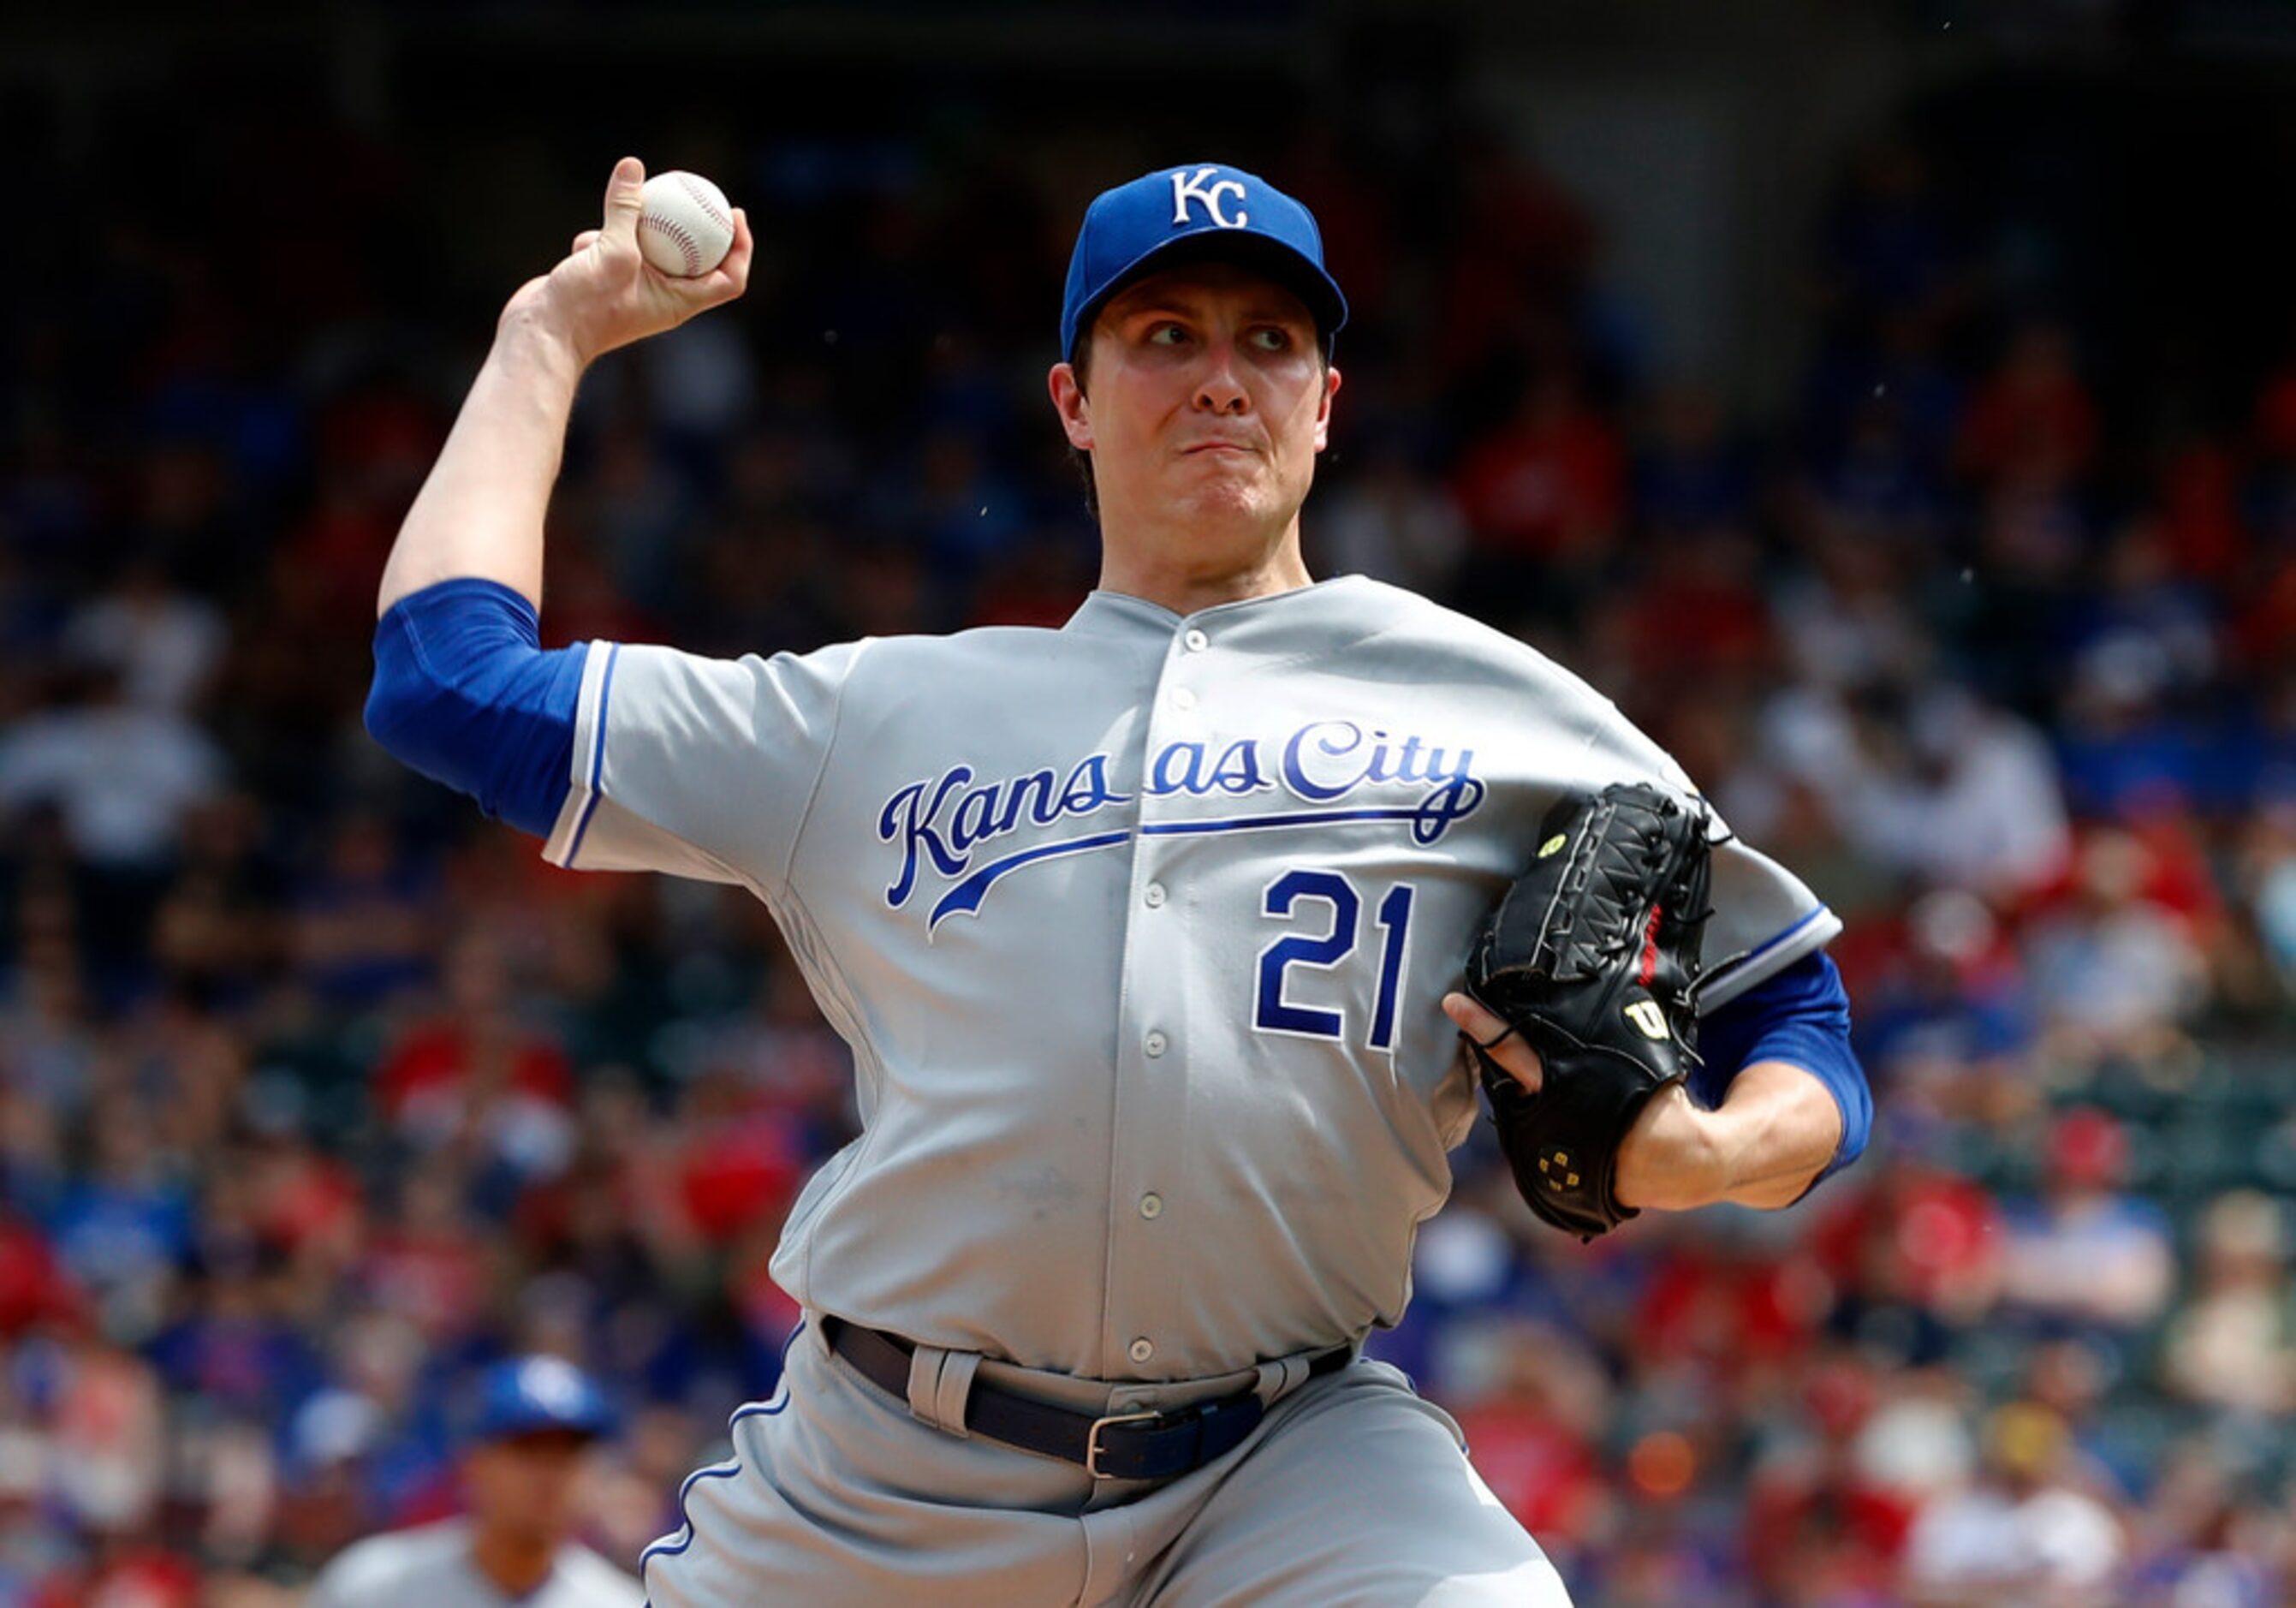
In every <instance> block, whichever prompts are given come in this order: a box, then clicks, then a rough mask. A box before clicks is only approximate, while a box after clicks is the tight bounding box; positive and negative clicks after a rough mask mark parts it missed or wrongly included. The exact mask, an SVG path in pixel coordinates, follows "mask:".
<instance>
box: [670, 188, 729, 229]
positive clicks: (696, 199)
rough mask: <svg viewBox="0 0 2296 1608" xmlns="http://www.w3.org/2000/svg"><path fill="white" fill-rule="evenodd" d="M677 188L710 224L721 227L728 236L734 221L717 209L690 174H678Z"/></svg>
mask: <svg viewBox="0 0 2296 1608" xmlns="http://www.w3.org/2000/svg"><path fill="white" fill-rule="evenodd" d="M677 187H678V188H679V189H681V190H683V191H685V193H686V194H688V195H689V196H692V197H693V204H694V205H695V206H697V207H699V208H701V210H702V212H703V213H704V215H706V216H707V217H709V221H710V222H711V223H713V224H717V225H719V226H723V227H724V228H725V230H726V232H727V233H728V234H731V233H732V232H733V228H734V220H733V219H732V218H730V217H726V214H725V213H723V212H721V211H719V210H718V209H717V202H716V201H711V200H710V199H709V191H707V190H705V189H703V188H702V187H701V185H699V184H697V183H695V182H694V178H693V175H692V174H690V173H681V174H679V175H678V176H677Z"/></svg>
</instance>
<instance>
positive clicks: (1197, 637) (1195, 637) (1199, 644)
mask: <svg viewBox="0 0 2296 1608" xmlns="http://www.w3.org/2000/svg"><path fill="white" fill-rule="evenodd" d="M1180 640H1181V641H1182V642H1185V643H1186V644H1188V652H1191V653H1201V652H1203V651H1204V650H1205V649H1206V648H1208V647H1210V646H1211V645H1212V639H1211V638H1210V637H1209V636H1205V635H1204V634H1203V633H1202V632H1201V631H1191V632H1189V633H1188V634H1187V635H1186V636H1183V637H1181V638H1180Z"/></svg>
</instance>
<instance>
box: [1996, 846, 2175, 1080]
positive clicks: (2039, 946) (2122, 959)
mask: <svg viewBox="0 0 2296 1608" xmlns="http://www.w3.org/2000/svg"><path fill="white" fill-rule="evenodd" d="M2156 865H2157V862H2156V859H2155V857H2154V856H2153V853H2152V851H2151V850H2150V849H2148V848H2147V847H2146V845H2145V844H2144V841H2142V840H2141V839H2139V838H2138V837H2137V836H2136V834H2135V833H2129V832H2124V831H2120V830H2116V829H2099V830H2096V831H2094V832H2091V833H2088V834H2087V837H2086V839H2085V840H2084V841H2083V842H2082V844H2081V848H2080V857H2079V868H2078V874H2077V880H2076V882H2075V883H2074V886H2073V890H2072V893H2071V898H2070V899H2069V900H2068V901H2066V902H2065V903H2064V904H2063V905H2062V906H2060V907H2057V908H2054V909H2053V910H2051V911H2050V912H2049V913H2047V914H2046V915H2042V916H2041V917H2039V918H2038V920H2037V921H2036V922H2035V923H2034V925H2033V926H2032V928H2031V929H2030V931H2028V932H2027V934H2026V938H2025V952H2026V954H2027V956H2028V957H2029V958H2030V964H2031V966H2032V975H2033V984H2034V989H2035V991H2036V993H2037V995H2038V998H2039V1001H2040V1005H2041V1009H2042V1012H2043V1013H2044V1014H2045V1015H2046V1018H2047V1020H2048V1024H2049V1036H2050V1041H2051V1046H2052V1047H2053V1049H2054V1051H2055V1053H2056V1054H2059V1055H2061V1056H2062V1057H2064V1058H2066V1059H2068V1060H2070V1061H2071V1062H2074V1063H2076V1064H2079V1065H2090V1064H2094V1063H2095V1062H2097V1061H2098V1060H2100V1059H2102V1058H2104V1057H2108V1056H2119V1057H2124V1058H2127V1059H2128V1060H2132V1061H2134V1062H2137V1063H2139V1064H2141V1065H2154V1064H2159V1063H2161V1062H2163V1061H2165V1060H2167V1059H2168V1058H2170V1057H2175V1056H2183V1055H2185V1054H2188V1053H2189V1041H2188V1040H2187V1038H2185V1030H2184V1029H2185V1021H2186V1019H2187V1018H2189V1017H2190V1016H2191V1014H2192V1013H2194V1011H2195V1010H2197V1009H2198V1008H2199V1006H2200V1005H2201V1004H2202V1001H2203V1000H2204V999H2205V998H2206V997H2207V987H2208V980H2209V972H2208V962H2207V957H2206V956H2205V954H2204V953H2203V951H2202V948H2201V946H2200V945H2199V943H2198V942H2197V941H2196V939H2195V937H2194V931H2193V926H2192V923H2190V922H2189V921H2188V920H2186V919H2185V918H2184V917H2182V916H2180V915H2177V914H2176V913H2174V912H2172V911H2171V910H2169V909H2168V908H2166V907H2164V906H2163V905H2161V903H2158V902H2156V901H2155V900H2154V899H2153V898H2148V897H2147V893H2148V889H2147V883H2148V882H2149V881H2150V880H2151V879H2152V877H2153V872H2154V870H2155V868H2156Z"/></svg>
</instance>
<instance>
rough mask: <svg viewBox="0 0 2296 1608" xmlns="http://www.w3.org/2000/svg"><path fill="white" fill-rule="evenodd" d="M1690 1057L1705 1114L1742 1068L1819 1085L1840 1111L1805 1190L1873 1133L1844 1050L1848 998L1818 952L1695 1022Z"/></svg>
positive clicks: (1860, 1074) (1861, 1081) (1867, 1105)
mask: <svg viewBox="0 0 2296 1608" xmlns="http://www.w3.org/2000/svg"><path fill="white" fill-rule="evenodd" d="M1698 1050H1699V1054H1700V1055H1702V1057H1703V1058H1704V1060H1703V1064H1702V1065H1701V1066H1700V1067H1699V1068H1698V1069H1697V1070H1696V1071H1694V1072H1693V1073H1692V1074H1691V1079H1690V1089H1691V1093H1692V1094H1693V1095H1695V1096H1696V1097H1697V1099H1698V1101H1699V1102H1700V1103H1702V1104H1703V1105H1705V1106H1707V1107H1708V1108H1710V1109H1711V1108H1713V1107H1715V1106H1718V1105H1720V1104H1721V1103H1722V1100H1723V1097H1724V1096H1725V1095H1727V1094H1728V1093H1729V1089H1730V1084H1731V1082H1732V1080H1733V1079H1735V1078H1736V1077H1737V1076H1738V1073H1739V1072H1740V1071H1742V1070H1743V1069H1744V1068H1746V1067H1749V1066H1752V1065H1754V1064H1755V1063H1756V1062H1763V1061H1784V1062H1791V1063H1792V1064H1793V1065H1795V1066H1798V1067H1800V1068H1802V1069H1803V1070H1805V1071H1808V1073H1809V1074H1810V1075H1811V1076H1812V1077H1814V1078H1816V1079H1817V1080H1818V1081H1819V1082H1820V1083H1823V1084H1824V1085H1825V1088H1826V1092H1827V1093H1828V1094H1830V1095H1833V1100H1834V1103H1835V1104H1836V1105H1839V1106H1840V1107H1841V1146H1840V1148H1839V1149H1837V1150H1836V1151H1835V1152H1834V1153H1833V1161H1829V1162H1827V1163H1826V1165H1825V1171H1823V1172H1821V1173H1819V1174H1818V1175H1817V1178H1816V1180H1814V1184H1813V1186H1815V1184H1816V1183H1823V1182H1824V1181H1825V1179H1827V1178H1830V1177H1833V1175H1834V1174H1835V1173H1837V1172H1839V1171H1841V1169H1843V1168H1845V1167H1847V1166H1849V1163H1851V1162H1852V1161H1856V1160H1857V1158H1858V1156H1859V1155H1860V1154H1861V1153H1863V1152H1864V1151H1865V1149H1866V1136H1867V1135H1868V1134H1870V1133H1871V1132H1872V1131H1873V1127H1874V1095H1873V1091H1872V1090H1871V1089H1870V1088H1869V1087H1867V1086H1866V1071H1865V1069H1864V1068H1863V1067H1862V1066H1860V1065H1859V1064H1858V1062H1857V1053H1856V1052H1855V1051H1853V1050H1852V1049H1851V1048H1850V1047H1849V994H1848V992H1847V991H1845V990H1844V989H1843V988H1842V986H1841V972H1838V971H1836V970H1835V969H1834V964H1833V960H1832V958H1831V957H1829V956H1826V955H1825V954H1824V953H1823V952H1821V953H1819V954H1816V955H1809V956H1804V957H1803V958H1801V959H1800V960H1798V961H1796V962H1795V963H1794V964H1792V965H1790V966H1787V967H1784V969H1782V970H1781V971H1779V972H1777V973H1776V974H1775V975H1774V976H1771V977H1767V978H1765V979H1763V980H1761V981H1760V982H1759V983H1756V984H1755V985H1754V986H1753V987H1752V988H1751V989H1747V990H1746V991H1745V992H1744V993H1743V994H1741V995H1739V996H1738V997H1736V998H1734V999H1733V1000H1731V1001H1729V1002H1728V1003H1727V1004H1726V1005H1718V1006H1717V1007H1716V1008H1715V1009H1714V1011H1713V1012H1712V1013H1710V1014H1709V1015H1707V1016H1705V1017H1703V1018H1702V1019H1701V1020H1700V1021H1699V1024H1698Z"/></svg>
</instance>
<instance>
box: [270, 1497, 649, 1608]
mask: <svg viewBox="0 0 2296 1608" xmlns="http://www.w3.org/2000/svg"><path fill="white" fill-rule="evenodd" d="M644 1600H645V1592H644V1588H643V1587H640V1586H639V1585H638V1583H637V1581H635V1580H634V1579H631V1578H630V1577H629V1576H628V1575H626V1574H624V1573H623V1572H622V1571H620V1570H619V1569H617V1568H615V1567H614V1566H613V1565H612V1564H611V1563H607V1562H606V1560H605V1559H603V1558H602V1557H600V1556H599V1555H597V1554H596V1553H594V1552H592V1551H591V1550H590V1549H589V1548H588V1547H586V1546H580V1545H578V1544H577V1543H574V1542H571V1541H570V1542H568V1543H567V1544H566V1545H565V1546H562V1547H560V1548H559V1549H558V1557H557V1560H556V1562H555V1563H554V1564H553V1567H552V1569H551V1573H550V1578H549V1579H546V1580H545V1581H544V1582H543V1583H542V1584H541V1585H540V1586H539V1587H537V1588H536V1589H535V1590H533V1591H530V1592H529V1593H528V1594H527V1595H526V1596H520V1597H512V1596H508V1595H506V1594H505V1593H504V1591H503V1590H502V1589H501V1588H500V1587H497V1586H496V1585H495V1583H494V1582H493V1581H491V1580H489V1579H487V1577H486V1576H485V1575H483V1574H481V1573H480V1572H479V1569H478V1565H477V1564H475V1563H472V1562H471V1525H470V1522H469V1521H468V1520H467V1519H448V1520H447V1521H445V1522H442V1523H438V1524H426V1525H424V1526H422V1528H421V1529H419V1530H398V1531H396V1532H394V1533H393V1534H390V1535H385V1536H375V1537H373V1538H370V1539H368V1540H365V1541H361V1542H360V1543H359V1544H358V1545H357V1546H353V1547H350V1548H348V1550H346V1551H345V1552H344V1553H343V1555H341V1556H340V1557H339V1558H337V1559H336V1560H335V1561H334V1562H333V1563H330V1564H328V1565H327V1567H326V1570H325V1571H324V1572H323V1573H322V1574H321V1575H320V1576H319V1578H318V1580H317V1581H316V1583H315V1584H314V1585H313V1586H312V1587H311V1595H310V1596H308V1597H307V1599H305V1601H306V1608H406V1605H407V1604H419V1605H420V1608H512V1604H515V1605H516V1608H638V1605H639V1604H641V1603H643V1602H644Z"/></svg>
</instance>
